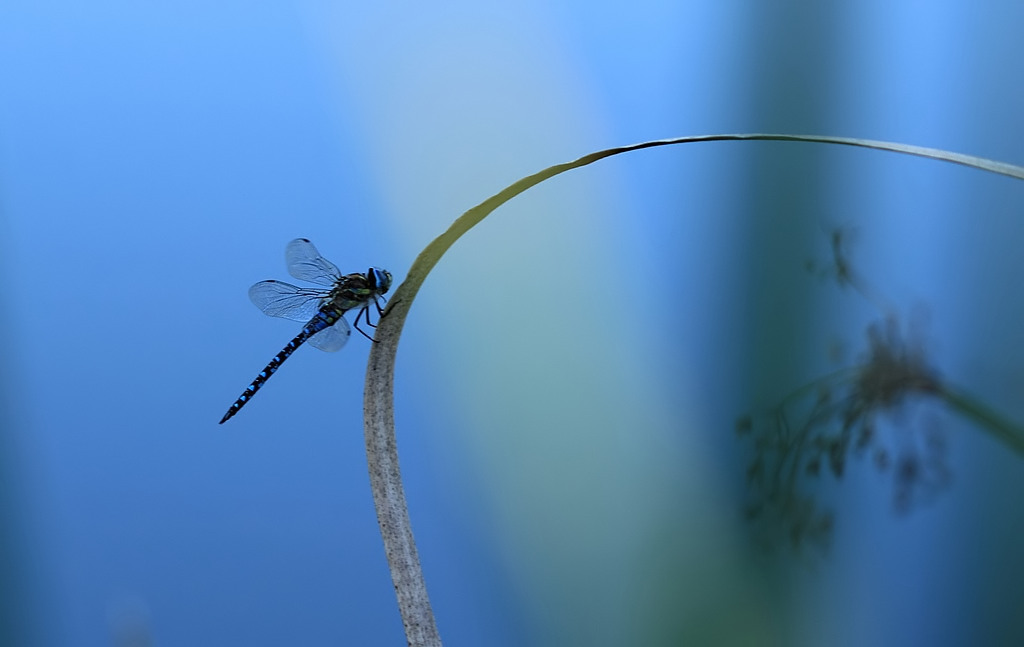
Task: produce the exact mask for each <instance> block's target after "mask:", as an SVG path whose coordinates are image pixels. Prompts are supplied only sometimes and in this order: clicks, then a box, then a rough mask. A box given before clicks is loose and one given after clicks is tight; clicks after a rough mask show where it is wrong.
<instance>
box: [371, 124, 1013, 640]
mask: <svg viewBox="0 0 1024 647" xmlns="http://www.w3.org/2000/svg"><path fill="white" fill-rule="evenodd" d="M752 140H762V141H784V142H806V143H819V144H836V145H841V146H855V147H860V148H871V149H875V150H884V151H891V152H895V153H902V154H905V155H915V156H918V157H927V158H931V159H936V160H940V161H945V162H952V163H954V164H962V165H964V166H969V167H972V168H977V169H981V170H984V171H989V172H992V173H997V174H1000V175H1006V176H1009V177H1014V178H1017V179H1024V168H1022V167H1020V166H1015V165H1012V164H1006V163H1003V162H997V161H994V160H989V159H985V158H981V157H974V156H971V155H961V154H959V153H950V152H947V151H942V150H938V149H934V148H923V147H920V146H908V145H905V144H895V143H890V142H881V141H873V140H866V139H853V138H847V137H826V136H817V135H780V134H762V133H754V134H725V135H697V136H691V137H679V138H676V139H663V140H657V141H649V142H643V143H640V144H633V145H631V146H621V147H618V148H609V149H607V150H602V151H598V152H596V153H591V154H589V155H585V156H583V157H581V158H579V159H577V160H574V161H572V162H566V163H564V164H557V165H555V166H551V167H548V168H546V169H544V170H543V171H540V172H539V173H535V174H534V175H530V176H528V177H525V178H523V179H521V180H519V181H518V182H516V183H514V184H512V185H511V186H509V187H507V188H505V189H503V190H502V191H501V192H499V193H497V194H495V195H493V196H491V197H490V198H488V199H487V200H485V201H484V202H482V203H480V204H479V205H477V206H475V207H473V208H472V209H470V210H468V211H466V212H465V213H464V214H462V216H461V217H459V218H458V219H457V220H456V221H455V222H454V223H452V225H451V227H449V228H448V231H446V232H444V233H443V234H441V235H440V236H438V237H437V238H436V239H434V240H433V241H432V242H431V243H430V244H429V245H427V247H426V249H424V250H423V252H421V253H420V255H419V256H418V257H417V258H416V260H415V262H414V263H413V264H412V267H410V269H409V274H408V276H407V277H406V279H405V281H403V282H402V284H401V285H400V286H399V287H398V289H397V290H396V291H395V294H394V297H393V298H392V301H391V304H390V306H389V307H388V310H387V315H386V316H385V317H383V318H382V319H381V321H380V324H379V326H378V328H377V334H376V341H377V342H378V343H376V344H373V347H372V349H371V350H370V358H369V364H368V367H367V374H366V391H365V395H364V400H363V414H364V433H365V437H366V452H367V460H368V461H369V471H370V486H371V489H372V491H373V499H374V504H375V505H376V508H377V520H378V523H379V524H380V529H381V535H382V537H383V540H384V550H385V553H386V554H387V558H388V565H389V567H390V569H391V579H392V581H393V583H394V585H395V593H396V595H397V598H398V606H399V610H400V612H401V614H402V622H403V624H404V625H405V633H406V639H407V640H408V643H409V645H415V646H417V647H420V646H435V645H440V644H441V638H440V635H439V634H438V631H437V625H436V623H435V621H434V615H433V612H432V611H431V608H430V600H429V598H428V597H427V587H426V582H425V580H424V578H423V572H422V569H421V568H420V563H419V556H418V554H417V552H416V544H415V542H414V540H413V535H412V526H411V524H410V522H409V512H408V508H407V506H406V502H405V493H404V491H403V488H402V480H401V473H400V471H399V464H398V450H397V446H396V443H395V419H394V406H393V405H394V368H395V355H396V353H397V351H398V340H399V337H400V336H401V334H402V328H403V326H404V325H405V318H406V315H407V314H408V312H409V308H410V307H411V306H412V302H413V300H414V299H415V298H416V294H417V292H419V289H420V286H422V285H423V281H424V280H426V278H427V275H428V274H429V273H430V271H431V269H433V267H434V265H436V264H437V262H438V261H439V260H441V257H442V256H443V255H444V253H445V252H446V251H447V250H448V248H449V247H451V246H452V245H453V244H454V243H455V241H456V240H458V239H459V238H460V237H461V236H462V235H463V234H465V233H466V232H467V231H469V230H470V229H471V228H473V227H474V226H475V225H476V224H477V223H479V222H480V221H481V220H483V219H484V218H485V217H487V216H488V215H489V214H490V213H491V212H492V211H494V210H495V209H497V208H498V207H499V206H501V205H502V204H504V203H506V202H508V201H509V200H511V199H512V198H514V197H515V196H517V195H519V194H520V193H522V192H524V191H526V190H527V189H529V188H531V187H533V186H536V185H537V184H540V183H541V182H543V181H544V180H547V179H549V178H552V177H554V176H556V175H559V174H561V173H564V172H566V171H570V170H573V169H576V168H580V167H583V166H587V165H588V164H592V163H594V162H597V161H599V160H602V159H605V158H606V157H612V156H615V155H619V154H622V153H628V152H631V151H636V150H642V149H645V148H656V147H660V146H671V145H676V144H693V143H698V142H714V141H752Z"/></svg>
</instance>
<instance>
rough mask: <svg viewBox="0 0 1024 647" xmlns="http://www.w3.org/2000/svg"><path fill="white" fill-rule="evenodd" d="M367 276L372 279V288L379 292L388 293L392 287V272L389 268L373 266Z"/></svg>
mask: <svg viewBox="0 0 1024 647" xmlns="http://www.w3.org/2000/svg"><path fill="white" fill-rule="evenodd" d="M366 276H367V277H369V279H370V283H371V286H370V288H371V289H372V290H374V291H376V292H377V293H379V294H386V293H387V291H388V290H389V289H390V288H391V272H389V271H387V270H382V269H380V268H379V267H371V268H370V269H369V270H368V271H367V272H366Z"/></svg>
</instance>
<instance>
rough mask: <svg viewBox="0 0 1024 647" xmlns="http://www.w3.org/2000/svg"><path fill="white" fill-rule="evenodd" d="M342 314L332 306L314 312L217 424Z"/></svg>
mask: <svg viewBox="0 0 1024 647" xmlns="http://www.w3.org/2000/svg"><path fill="white" fill-rule="evenodd" d="M343 314H344V311H342V310H339V309H337V308H334V307H332V306H327V307H324V308H323V309H322V310H321V311H320V312H318V313H316V316H315V317H313V318H312V319H310V321H309V323H307V324H306V325H305V326H303V327H302V332H300V333H299V334H298V335H295V338H294V339H292V340H291V341H290V342H288V344H287V345H285V347H284V348H282V349H281V352H280V353H278V354H277V355H274V358H273V359H272V360H270V362H269V363H268V364H267V365H266V366H265V367H264V368H263V370H262V371H260V372H259V375H257V376H256V379H254V380H253V381H252V382H251V383H250V384H249V386H247V387H245V391H243V392H242V395H240V396H238V399H237V400H235V402H234V404H232V405H231V407H229V408H228V411H227V413H225V414H224V417H223V418H221V419H220V423H219V424H224V423H225V422H227V421H228V420H230V419H231V417H232V416H234V415H235V414H236V413H238V412H239V411H240V410H241V408H242V407H244V406H245V405H246V403H247V402H249V400H250V399H252V396H254V395H256V392H257V391H259V390H260V388H262V387H263V384H264V382H266V381H267V380H269V379H270V376H271V375H273V374H274V373H276V372H277V369H278V367H280V366H281V364H283V363H284V361H285V360H286V359H288V358H289V357H291V356H292V353H294V352H295V351H296V350H297V349H298V347H299V346H301V345H302V344H303V343H305V342H306V340H308V339H309V338H310V337H312V336H313V335H315V334H317V333H318V332H320V331H322V330H324V329H326V328H329V327H331V326H333V325H334V324H335V323H337V322H338V319H340V318H341V316H342V315H343Z"/></svg>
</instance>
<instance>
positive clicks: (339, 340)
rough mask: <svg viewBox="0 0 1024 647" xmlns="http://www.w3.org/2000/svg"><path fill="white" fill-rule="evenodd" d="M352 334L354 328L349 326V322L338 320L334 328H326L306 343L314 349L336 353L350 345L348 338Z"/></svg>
mask: <svg viewBox="0 0 1024 647" xmlns="http://www.w3.org/2000/svg"><path fill="white" fill-rule="evenodd" d="M351 334H352V328H351V327H350V326H349V325H348V322H347V321H345V319H344V318H342V319H338V320H337V321H336V322H335V323H334V325H333V326H328V327H327V328H324V329H323V330H321V331H320V332H318V333H317V334H315V335H313V336H312V337H310V338H309V339H308V340H306V343H307V344H309V345H310V346H312V347H313V348H319V349H320V350H324V351H327V352H328V353H333V352H334V351H338V350H341V349H342V347H343V346H344V345H345V344H346V343H348V338H349V336H350V335H351Z"/></svg>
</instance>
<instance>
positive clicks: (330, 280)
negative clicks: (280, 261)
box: [284, 238, 341, 287]
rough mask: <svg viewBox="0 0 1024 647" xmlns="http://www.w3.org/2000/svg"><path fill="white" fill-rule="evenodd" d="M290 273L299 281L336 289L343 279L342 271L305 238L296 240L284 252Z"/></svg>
mask: <svg viewBox="0 0 1024 647" xmlns="http://www.w3.org/2000/svg"><path fill="white" fill-rule="evenodd" d="M284 260H285V263H287V264H288V273H289V274H291V275H292V276H294V277H295V278H297V279H301V280H303V281H309V282H310V283H316V284H317V285H327V286H330V287H334V284H335V283H336V282H337V281H338V279H340V278H341V271H340V270H338V268H337V267H336V266H335V265H334V263H332V262H330V261H329V260H327V259H326V258H324V257H323V256H321V255H320V252H318V251H316V247H314V246H313V243H311V242H309V241H308V240H307V239H305V238H296V239H295V240H293V241H292V242H290V243H288V247H286V248H285V250H284Z"/></svg>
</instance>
